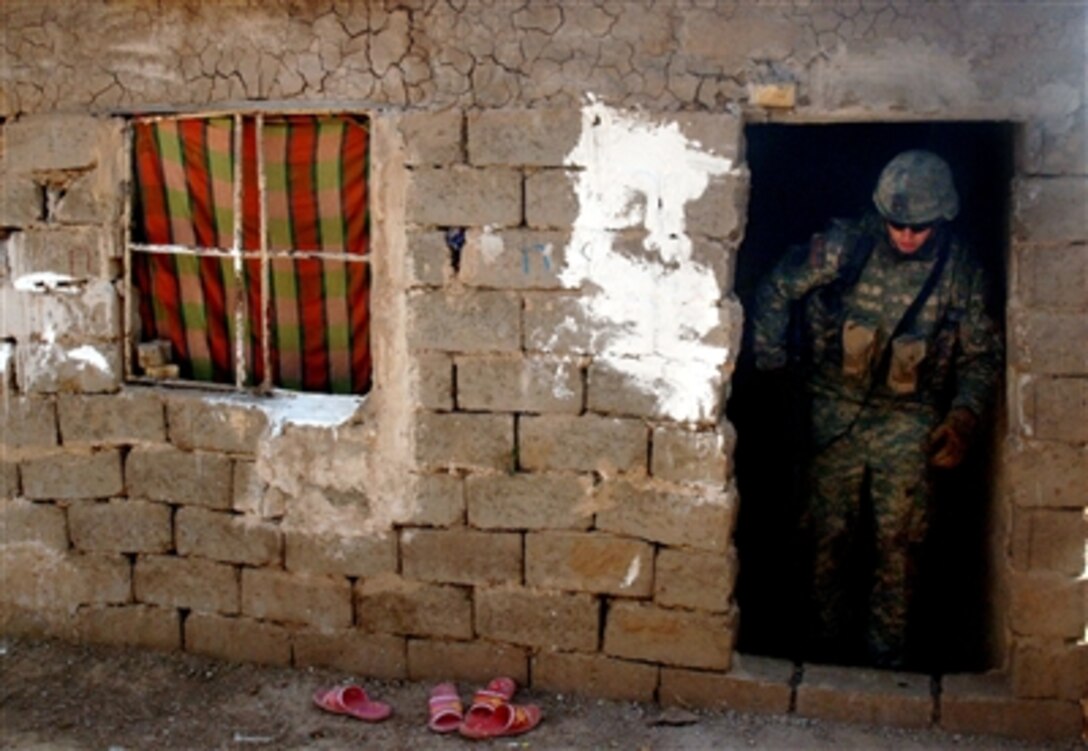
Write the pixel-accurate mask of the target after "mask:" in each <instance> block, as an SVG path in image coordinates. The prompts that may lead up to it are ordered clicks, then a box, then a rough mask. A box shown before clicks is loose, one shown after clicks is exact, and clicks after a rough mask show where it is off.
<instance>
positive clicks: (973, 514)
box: [727, 122, 1015, 673]
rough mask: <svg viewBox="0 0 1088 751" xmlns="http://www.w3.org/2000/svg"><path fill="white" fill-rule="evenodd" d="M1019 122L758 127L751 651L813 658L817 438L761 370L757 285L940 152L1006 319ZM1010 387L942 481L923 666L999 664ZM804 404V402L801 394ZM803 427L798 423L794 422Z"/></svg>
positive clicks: (752, 144)
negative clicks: (804, 628) (805, 531)
mask: <svg viewBox="0 0 1088 751" xmlns="http://www.w3.org/2000/svg"><path fill="white" fill-rule="evenodd" d="M1014 135H1015V131H1014V126H1013V125H1012V124H1010V123H996V122H971V123H962V122H925V123H891V124H885V123H851V124H834V125H825V124H820V125H814V124H805V125H793V124H790V125H782V124H773V125H756V124H753V125H749V126H748V127H747V128H746V133H745V136H746V149H747V153H746V157H747V163H748V166H749V169H750V171H751V194H750V199H749V207H748V223H747V228H746V231H745V238H744V241H743V243H742V245H741V248H740V251H739V253H738V257H737V268H736V280H735V291H736V294H737V296H738V298H739V299H740V301H741V303H742V304H743V306H744V309H745V310H746V311H748V313H749V314H748V315H747V316H746V321H745V330H744V342H743V346H742V348H741V353H740V355H739V359H738V362H737V367H736V371H735V372H734V375H733V380H732V387H731V395H730V399H729V402H728V405H727V415H728V417H729V419H730V421H731V422H732V423H733V425H734V426H735V428H736V430H737V436H738V442H737V448H736V453H735V460H736V476H737V484H738V489H739V492H740V499H741V503H740V516H739V520H738V525H737V535H736V544H737V549H738V553H739V557H740V573H739V577H738V581H737V591H736V597H737V601H738V604H739V607H740V633H739V639H738V649H739V651H741V652H742V653H745V654H756V655H766V656H773V657H779V658H787V659H795V660H796V659H801V657H802V655H801V652H800V649H801V646H802V644H801V642H802V640H803V636H804V635H803V634H802V633H800V632H799V627H800V626H799V624H801V623H802V619H801V613H802V612H803V609H802V603H803V593H802V591H801V590H802V588H801V586H800V585H799V583H798V574H799V573H800V571H799V568H800V567H801V566H802V565H803V564H802V562H801V560H800V555H799V553H798V546H797V545H796V544H795V543H796V537H795V534H794V533H795V530H796V524H797V520H798V517H799V514H800V507H801V504H802V501H803V483H804V478H803V466H804V456H805V453H806V451H805V441H804V438H803V436H802V435H801V433H802V432H804V431H802V430H800V428H801V424H803V423H801V422H800V421H799V420H798V419H797V417H798V409H797V408H798V407H799V406H800V401H801V399H800V396H799V395H797V398H796V399H791V398H789V397H788V396H787V397H786V398H783V394H782V393H781V391H780V390H772V386H771V385H770V384H768V382H767V379H766V378H761V377H759V374H757V373H756V370H755V367H754V363H753V357H752V347H751V336H752V332H751V311H752V310H753V303H754V298H755V292H756V288H757V286H758V285H759V283H760V282H761V281H762V280H763V278H764V277H765V276H766V275H767V274H768V273H769V272H770V271H771V270H772V269H773V268H774V266H775V264H776V263H777V261H778V260H779V259H780V258H781V257H782V255H783V254H784V253H785V251H786V249H787V248H789V247H790V246H791V245H796V244H799V243H805V242H807V241H808V239H809V238H810V237H811V236H812V234H813V233H815V232H818V231H822V230H823V229H825V228H826V227H827V225H828V222H829V221H830V220H831V219H832V218H853V217H859V216H861V215H862V214H863V213H865V212H866V211H868V210H870V209H871V207H872V198H871V197H872V193H873V188H874V186H875V183H876V179H877V176H878V175H879V173H880V170H881V169H882V168H883V167H884V165H885V164H887V162H888V161H889V160H890V159H891V158H892V157H893V156H895V155H896V154H897V153H899V152H901V151H904V150H907V149H915V148H920V149H928V150H930V151H933V152H935V153H937V154H939V155H940V156H942V157H943V158H944V159H945V160H946V161H947V162H948V163H949V165H950V166H951V167H952V171H953V174H954V177H955V183H956V188H957V190H958V192H959V196H960V214H959V216H958V217H957V218H956V219H955V221H954V224H953V226H954V228H955V230H956V231H957V233H958V234H959V235H960V237H962V238H963V239H965V240H966V241H967V242H968V243H970V244H971V245H973V246H974V248H975V249H976V252H977V255H978V257H979V259H980V261H981V263H982V264H983V265H984V266H985V267H986V270H987V272H988V273H989V276H990V279H991V280H992V283H993V285H992V286H993V290H992V294H991V299H990V300H989V301H988V304H989V305H990V307H991V311H990V312H991V314H992V316H993V318H994V320H995V321H997V322H998V323H999V325H1000V324H1001V323H1003V321H1004V317H1005V316H1004V310H1005V289H1006V258H1007V256H1008V216H1009V185H1010V181H1011V178H1012V174H1013V157H1012V154H1013V139H1014ZM1003 393H1004V384H1003V383H1000V384H997V386H996V387H995V393H994V400H993V410H992V412H991V414H990V415H988V416H987V417H986V418H985V419H984V421H983V422H984V424H985V430H983V431H982V432H983V433H984V435H980V436H978V437H977V438H976V441H975V448H974V449H973V450H972V452H971V454H970V455H969V457H968V460H967V461H966V462H965V463H964V465H962V466H961V467H960V468H959V469H957V470H956V471H955V472H954V473H953V475H952V476H949V477H948V478H946V479H945V480H942V482H941V484H940V485H938V487H937V493H938V497H937V499H936V503H935V507H934V510H933V516H932V519H931V523H930V531H929V535H928V537H927V542H926V549H925V553H924V557H923V559H922V560H923V567H922V570H920V571H919V579H918V591H917V599H916V603H915V607H914V608H913V609H912V611H911V616H910V632H911V634H912V641H913V643H914V644H915V645H921V649H919V650H917V655H918V661H917V664H913V665H912V669H924V670H928V671H930V672H935V673H937V672H941V673H943V672H975V671H983V670H986V669H988V668H991V667H994V666H995V664H996V663H998V662H999V658H998V657H997V655H996V653H997V651H998V648H999V646H1000V645H998V644H996V643H995V641H996V640H998V639H999V637H998V636H997V634H998V633H999V631H1000V625H999V624H998V623H997V621H998V620H999V614H997V613H995V612H994V611H993V605H992V600H993V598H992V597H991V593H992V591H993V586H992V581H993V578H994V577H995V576H996V575H997V567H996V565H995V563H996V561H995V560H994V559H993V556H994V555H995V553H994V551H995V550H997V549H999V547H1000V546H996V545H994V544H993V539H994V536H995V535H998V534H1000V531H999V530H997V529H996V528H995V527H996V524H995V522H996V519H997V518H998V514H997V513H996V509H995V507H994V504H995V502H996V501H995V498H996V496H997V493H996V492H995V485H996V479H995V478H996V472H995V467H996V464H997V462H998V461H999V457H998V452H997V451H995V450H994V446H995V440H994V436H995V435H999V434H1000V430H1001V428H1000V426H1001V425H1003V424H1004V409H1005V403H1004V399H1003V398H1002V394H1003ZM794 402H796V403H794ZM790 426H793V427H794V428H798V429H797V430H793V429H790Z"/></svg>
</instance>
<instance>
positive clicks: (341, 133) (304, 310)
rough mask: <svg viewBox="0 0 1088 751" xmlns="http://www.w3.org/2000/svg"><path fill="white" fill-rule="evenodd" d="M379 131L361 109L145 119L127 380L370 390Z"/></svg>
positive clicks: (138, 129) (135, 190)
mask: <svg viewBox="0 0 1088 751" xmlns="http://www.w3.org/2000/svg"><path fill="white" fill-rule="evenodd" d="M369 143H370V139H369V121H368V120H367V118H366V117H363V116H354V115H326V114H316V115H315V114H306V115H301V114H261V113H247V114H233V115H231V114H228V115H198V116H169V117H144V118H137V119H135V120H134V122H133V128H132V154H133V159H132V163H133V187H132V195H131V218H132V222H131V236H130V238H129V243H128V263H127V266H126V270H127V273H128V274H129V285H128V286H129V289H131V290H132V295H133V303H132V304H131V305H130V306H129V314H128V316H127V322H128V327H129V328H128V331H127V333H128V335H129V337H130V338H129V341H131V342H134V344H135V349H134V351H133V352H131V353H129V354H130V357H129V358H128V363H129V366H128V372H129V375H130V377H132V378H133V379H136V380H156V381H180V382H190V383H191V382H194V381H196V382H201V383H203V384H223V385H230V386H232V387H235V388H244V387H253V388H257V389H260V390H265V391H267V390H269V389H271V388H283V389H289V390H294V391H312V392H324V393H334V394H362V393H364V392H366V391H367V390H368V389H369V387H370V379H371V358H370V345H369V292H370V266H369V256H368V251H369V234H370V233H369V212H368V203H369V195H368V192H369V191H368V182H367V176H368V167H369ZM131 355H134V356H131Z"/></svg>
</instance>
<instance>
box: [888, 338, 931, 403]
mask: <svg viewBox="0 0 1088 751" xmlns="http://www.w3.org/2000/svg"><path fill="white" fill-rule="evenodd" d="M891 349H892V356H891V362H890V363H889V367H888V388H889V389H891V390H892V393H895V394H900V395H906V394H913V393H914V392H915V391H917V390H918V369H919V366H920V365H921V363H922V360H924V359H925V356H926V341H925V339H922V338H920V337H917V336H900V337H898V338H896V339H893V340H892V343H891Z"/></svg>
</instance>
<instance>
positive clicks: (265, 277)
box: [256, 112, 272, 393]
mask: <svg viewBox="0 0 1088 751" xmlns="http://www.w3.org/2000/svg"><path fill="white" fill-rule="evenodd" d="M256 135H257V195H258V197H259V199H260V200H259V203H260V209H259V211H260V238H261V239H260V246H261V247H260V251H261V336H260V347H261V352H260V357H261V364H262V366H263V368H264V378H262V379H261V386H260V390H261V392H262V393H268V392H269V391H271V390H272V346H271V338H272V321H271V315H269V313H270V311H269V305H271V302H270V301H271V296H270V294H269V286H270V285H271V283H272V272H271V269H270V265H269V263H268V180H267V179H266V177H265V174H264V115H263V114H262V113H259V112H258V113H257V134H256Z"/></svg>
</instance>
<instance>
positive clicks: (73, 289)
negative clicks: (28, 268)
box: [11, 271, 80, 295]
mask: <svg viewBox="0 0 1088 751" xmlns="http://www.w3.org/2000/svg"><path fill="white" fill-rule="evenodd" d="M11 286H13V287H14V288H15V289H17V290H19V291H20V292H65V293H67V294H70V295H74V294H76V293H77V292H79V288H80V283H79V281H78V280H77V279H76V278H75V277H71V276H68V275H67V274H57V273H55V272H52V271H38V272H35V273H33V274H23V275H22V276H20V277H19V278H17V279H16V280H15V281H14V282H12V284H11Z"/></svg>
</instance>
